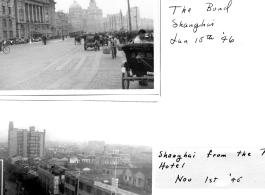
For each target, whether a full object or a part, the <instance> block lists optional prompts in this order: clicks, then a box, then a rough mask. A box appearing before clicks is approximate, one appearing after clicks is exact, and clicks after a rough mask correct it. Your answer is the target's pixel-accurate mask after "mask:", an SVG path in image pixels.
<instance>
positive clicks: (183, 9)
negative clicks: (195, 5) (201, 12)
mask: <svg viewBox="0 0 265 195" xmlns="http://www.w3.org/2000/svg"><path fill="white" fill-rule="evenodd" d="M205 5H206V8H205V11H207V12H216V11H219V12H220V11H226V13H229V10H230V8H231V6H232V0H230V1H229V2H228V4H227V5H226V6H223V7H216V6H215V5H214V4H213V3H205ZM169 8H173V10H174V11H173V15H174V14H175V13H176V11H177V9H178V8H180V11H181V13H182V14H185V13H191V11H192V9H191V8H186V6H170V7H169ZM214 26H215V20H214V19H213V20H212V21H211V20H210V21H208V22H205V19H203V20H202V22H201V23H186V22H183V21H180V22H177V21H176V19H173V20H172V27H173V28H174V29H176V28H183V29H186V28H190V29H193V33H197V31H198V29H199V28H213V27H214ZM213 40H220V41H221V43H233V42H234V41H235V40H234V38H233V36H231V35H230V36H226V35H225V33H224V32H223V35H222V36H221V37H218V38H216V37H215V36H214V35H204V36H201V37H195V40H194V43H203V42H206V41H213ZM191 42H193V40H191ZM170 43H171V44H175V43H184V44H188V43H189V41H188V39H181V38H178V33H176V34H175V38H172V39H170Z"/></svg>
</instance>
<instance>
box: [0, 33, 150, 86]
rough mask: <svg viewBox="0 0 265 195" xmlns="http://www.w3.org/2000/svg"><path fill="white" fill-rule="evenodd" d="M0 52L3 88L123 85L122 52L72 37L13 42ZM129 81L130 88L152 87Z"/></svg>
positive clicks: (0, 75)
mask: <svg viewBox="0 0 265 195" xmlns="http://www.w3.org/2000/svg"><path fill="white" fill-rule="evenodd" d="M9 47H10V53H9V54H4V53H3V52H0V70H1V71H0V90H90V89H121V88H122V85H121V63H122V61H124V60H125V56H124V53H123V52H118V53H117V58H115V59H112V58H111V55H110V54H109V55H106V54H103V52H102V48H101V51H96V52H95V51H85V50H84V46H83V44H81V45H75V44H74V39H73V38H68V39H67V40H65V41H62V40H54V41H50V42H49V43H48V44H47V45H46V46H44V45H43V44H42V43H41V42H37V43H32V44H21V45H12V46H9ZM153 88H154V85H153V83H149V85H148V87H142V86H139V83H138V81H137V82H136V81H135V82H132V83H130V89H153Z"/></svg>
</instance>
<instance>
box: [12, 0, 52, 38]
mask: <svg viewBox="0 0 265 195" xmlns="http://www.w3.org/2000/svg"><path fill="white" fill-rule="evenodd" d="M55 4H56V2H55V1H54V0H15V6H14V9H15V16H16V37H18V38H25V39H29V38H36V37H40V36H41V35H42V34H47V35H50V36H54V35H56V28H55Z"/></svg>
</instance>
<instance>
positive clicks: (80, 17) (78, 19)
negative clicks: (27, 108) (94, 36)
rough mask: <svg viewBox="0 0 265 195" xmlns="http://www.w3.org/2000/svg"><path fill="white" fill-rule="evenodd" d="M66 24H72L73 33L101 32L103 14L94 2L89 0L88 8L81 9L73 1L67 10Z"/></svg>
mask: <svg viewBox="0 0 265 195" xmlns="http://www.w3.org/2000/svg"><path fill="white" fill-rule="evenodd" d="M68 22H69V23H70V24H72V26H73V31H81V30H84V31H85V32H93V33H94V32H101V31H103V13H102V10H101V9H99V8H98V6H97V4H96V1H95V0H90V3H89V7H88V8H87V9H83V8H82V7H81V5H80V4H79V3H78V2H77V1H76V0H74V2H73V3H72V5H71V6H70V8H69V14H68Z"/></svg>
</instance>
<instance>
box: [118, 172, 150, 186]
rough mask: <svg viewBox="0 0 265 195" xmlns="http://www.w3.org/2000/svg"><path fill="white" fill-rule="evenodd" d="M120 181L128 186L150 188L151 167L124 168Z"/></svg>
mask: <svg viewBox="0 0 265 195" xmlns="http://www.w3.org/2000/svg"><path fill="white" fill-rule="evenodd" d="M122 181H123V183H124V184H127V185H129V186H134V187H137V188H146V189H152V168H142V169H138V168H131V169H126V170H125V171H124V173H123V176H122Z"/></svg>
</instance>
